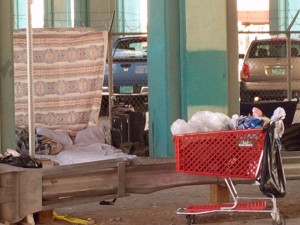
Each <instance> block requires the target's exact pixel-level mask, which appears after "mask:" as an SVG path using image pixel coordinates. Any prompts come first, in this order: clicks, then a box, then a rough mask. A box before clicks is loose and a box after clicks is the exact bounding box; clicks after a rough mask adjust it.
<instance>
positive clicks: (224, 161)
mask: <svg viewBox="0 0 300 225" xmlns="http://www.w3.org/2000/svg"><path fill="white" fill-rule="evenodd" d="M173 140H174V145H175V156H176V170H177V171H178V172H184V173H190V174H199V175H208V176H217V177H220V178H223V179H224V180H225V183H226V185H227V187H228V189H229V192H230V195H231V196H232V203H223V204H215V205H212V204H209V205H208V204H206V205H190V206H188V207H186V208H179V209H178V210H177V214H184V215H186V218H187V222H188V225H191V224H192V223H194V222H195V219H196V215H199V214H208V213H220V212H221V213H229V212H230V213H231V212H268V213H271V216H272V219H273V225H285V219H284V216H283V214H282V213H281V212H280V211H279V210H278V208H277V206H276V198H275V197H274V196H273V197H241V196H239V195H238V193H237V190H236V188H235V186H234V183H233V181H232V178H245V179H253V181H255V179H256V178H257V176H258V174H259V172H260V168H261V167H260V164H261V161H262V156H263V147H264V140H265V133H264V132H263V129H246V130H231V131H217V132H205V133H193V134H183V135H175V136H174V138H173ZM268 203H269V204H268ZM270 203H271V204H272V206H271V207H270V206H269V205H270Z"/></svg>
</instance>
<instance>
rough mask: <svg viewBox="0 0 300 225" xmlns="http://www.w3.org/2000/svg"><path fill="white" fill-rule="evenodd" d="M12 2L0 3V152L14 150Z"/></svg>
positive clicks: (8, 0) (4, 0) (3, 0)
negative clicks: (8, 149)
mask: <svg viewBox="0 0 300 225" xmlns="http://www.w3.org/2000/svg"><path fill="white" fill-rule="evenodd" d="M12 35H13V1H11V0H1V1H0V101H1V103H0V144H1V145H0V146H1V149H0V152H2V153H3V152H5V151H6V149H7V148H12V149H15V147H16V145H15V111H14V68H13V67H14V61H13V36H12Z"/></svg>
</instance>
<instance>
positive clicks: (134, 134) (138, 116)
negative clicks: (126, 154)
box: [111, 111, 146, 148]
mask: <svg viewBox="0 0 300 225" xmlns="http://www.w3.org/2000/svg"><path fill="white" fill-rule="evenodd" d="M145 121H146V117H145V113H143V112H132V111H128V112H125V113H122V112H121V113H115V114H114V115H113V116H112V123H111V126H112V127H111V144H112V146H114V147H116V148H120V145H121V144H122V143H125V142H139V143H142V144H144V129H145Z"/></svg>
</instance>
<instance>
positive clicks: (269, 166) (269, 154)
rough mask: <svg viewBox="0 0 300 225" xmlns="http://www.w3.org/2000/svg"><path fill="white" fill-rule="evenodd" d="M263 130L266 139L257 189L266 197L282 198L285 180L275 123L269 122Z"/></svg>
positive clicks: (280, 146)
mask: <svg viewBox="0 0 300 225" xmlns="http://www.w3.org/2000/svg"><path fill="white" fill-rule="evenodd" d="M277 122H278V121H277ZM264 129H265V132H266V137H265V143H264V148H263V159H262V165H261V177H260V180H259V182H260V185H259V187H260V190H261V191H262V193H264V194H265V195H266V196H268V197H275V198H277V197H284V196H285V194H286V190H285V187H286V179H285V174H284V169H283V166H282V159H281V154H280V151H281V148H282V145H281V143H280V139H279V137H278V135H277V134H276V132H277V131H276V125H275V123H272V122H271V123H270V124H269V125H268V126H266V127H265V128H264Z"/></svg>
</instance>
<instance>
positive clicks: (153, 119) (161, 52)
mask: <svg viewBox="0 0 300 225" xmlns="http://www.w3.org/2000/svg"><path fill="white" fill-rule="evenodd" d="M148 46H149V47H148V65H149V66H148V85H149V115H150V118H149V126H150V134H149V142H150V143H149V145H150V155H151V156H161V157H167V156H173V145H172V137H171V133H170V124H171V123H172V122H173V121H174V120H175V119H176V118H179V117H180V116H181V109H180V107H181V90H180V79H181V78H180V20H179V1H178V0H164V1H157V0H148Z"/></svg>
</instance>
